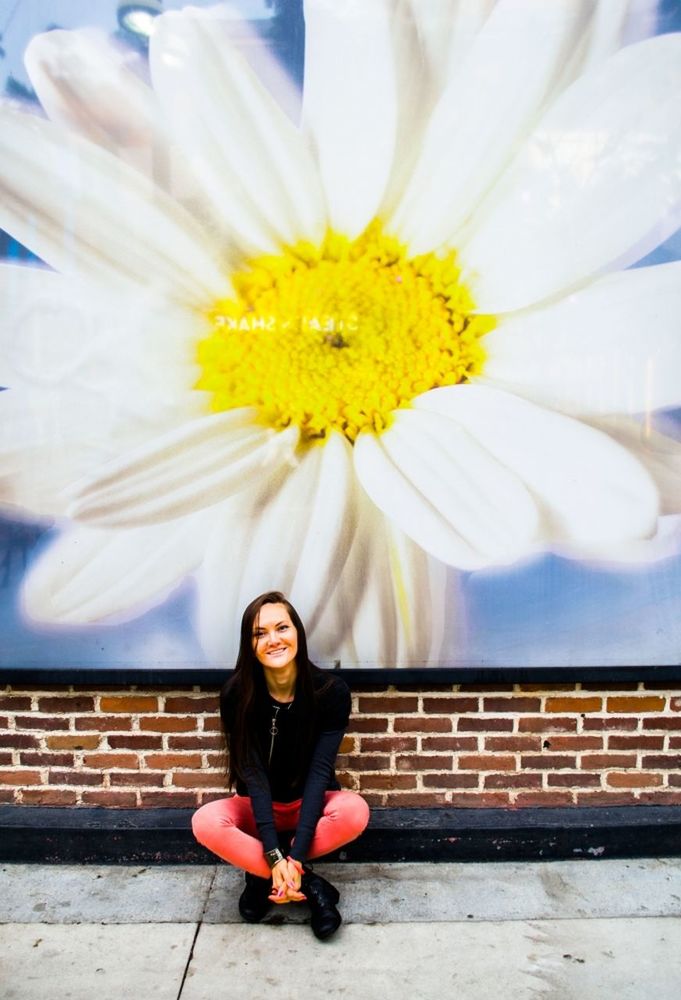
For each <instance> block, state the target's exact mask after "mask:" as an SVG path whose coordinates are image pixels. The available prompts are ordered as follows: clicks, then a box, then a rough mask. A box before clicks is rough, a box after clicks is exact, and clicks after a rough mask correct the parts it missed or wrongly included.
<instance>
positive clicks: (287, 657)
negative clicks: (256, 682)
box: [253, 604, 298, 670]
mask: <svg viewBox="0 0 681 1000" xmlns="http://www.w3.org/2000/svg"><path fill="white" fill-rule="evenodd" d="M253 650H254V652H255V655H256V657H257V659H258V660H259V662H260V663H261V664H262V665H263V667H267V669H269V670H276V669H281V668H282V667H287V666H288V665H289V664H290V663H294V662H295V658H296V653H297V652H298V632H297V630H296V627H295V625H294V624H293V622H292V621H291V617H290V615H289V613H288V611H287V610H286V608H285V607H284V605H283V604H263V606H262V607H261V609H260V614H259V615H258V617H257V618H256V620H255V621H254V622H253Z"/></svg>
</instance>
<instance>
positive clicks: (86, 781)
mask: <svg viewBox="0 0 681 1000" xmlns="http://www.w3.org/2000/svg"><path fill="white" fill-rule="evenodd" d="M47 781H48V784H50V785H102V784H103V783H104V775H103V774H100V773H99V772H96V771H74V770H73V769H72V770H69V771H63V770H58V769H57V768H53V769H52V770H51V771H50V773H49V774H48V776H47Z"/></svg>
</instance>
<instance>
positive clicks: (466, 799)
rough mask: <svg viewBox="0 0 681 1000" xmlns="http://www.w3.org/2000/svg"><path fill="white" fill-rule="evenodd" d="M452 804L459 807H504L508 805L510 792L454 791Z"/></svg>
mask: <svg viewBox="0 0 681 1000" xmlns="http://www.w3.org/2000/svg"><path fill="white" fill-rule="evenodd" d="M450 801H451V804H452V805H453V806H454V807H455V808H457V809H499V808H501V809H503V808H506V807H508V805H509V802H510V796H509V793H508V792H452V797H451V800H450Z"/></svg>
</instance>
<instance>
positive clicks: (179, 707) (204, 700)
mask: <svg viewBox="0 0 681 1000" xmlns="http://www.w3.org/2000/svg"><path fill="white" fill-rule="evenodd" d="M219 706H220V698H219V696H218V695H213V696H209V695H202V696H197V697H196V698H191V697H187V696H186V695H183V696H182V697H168V698H166V701H165V711H166V712H177V713H179V714H180V715H195V714H197V713H199V712H211V713H213V714H216V713H217V712H218V711H219Z"/></svg>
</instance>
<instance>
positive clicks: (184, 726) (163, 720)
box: [140, 715, 197, 733]
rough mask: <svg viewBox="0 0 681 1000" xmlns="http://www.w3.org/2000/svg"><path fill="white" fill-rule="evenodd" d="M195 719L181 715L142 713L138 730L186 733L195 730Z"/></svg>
mask: <svg viewBox="0 0 681 1000" xmlns="http://www.w3.org/2000/svg"><path fill="white" fill-rule="evenodd" d="M196 723H197V720H196V719H195V718H192V717H191V716H182V715H178V716H175V715H143V716H142V717H141V719H140V730H142V731H144V732H153V733H188V732H191V731H192V730H196Z"/></svg>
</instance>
